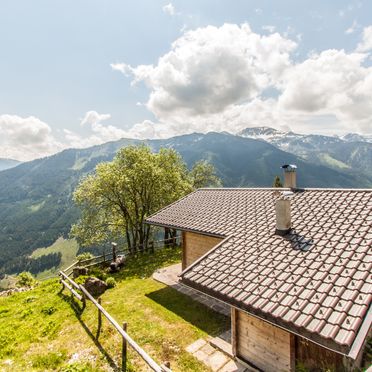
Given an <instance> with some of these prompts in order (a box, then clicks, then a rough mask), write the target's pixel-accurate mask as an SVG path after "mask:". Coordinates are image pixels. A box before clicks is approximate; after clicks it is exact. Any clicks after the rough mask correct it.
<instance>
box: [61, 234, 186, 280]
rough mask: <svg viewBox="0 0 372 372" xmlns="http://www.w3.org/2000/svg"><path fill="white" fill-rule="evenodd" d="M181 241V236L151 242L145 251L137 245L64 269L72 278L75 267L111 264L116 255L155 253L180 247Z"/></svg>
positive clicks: (78, 262)
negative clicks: (165, 248)
mask: <svg viewBox="0 0 372 372" xmlns="http://www.w3.org/2000/svg"><path fill="white" fill-rule="evenodd" d="M180 241H181V237H180V236H176V237H174V238H169V239H162V240H156V241H150V242H149V244H148V247H147V248H146V249H143V247H142V246H141V245H137V246H136V247H134V248H132V249H129V248H128V247H126V248H123V249H119V250H116V249H115V253H114V252H113V251H114V250H111V251H110V252H104V253H103V254H102V255H99V256H94V257H92V258H88V259H86V260H81V261H76V262H74V263H73V264H71V265H70V266H69V267H67V268H66V269H64V270H63V271H64V273H65V274H67V275H68V276H71V275H72V273H73V270H74V268H75V267H77V266H80V267H91V266H95V265H101V264H104V263H106V262H111V261H112V260H113V258H114V255H120V254H124V255H133V254H142V253H154V252H155V250H157V249H161V248H163V247H164V245H167V244H169V245H173V246H175V245H179V244H180Z"/></svg>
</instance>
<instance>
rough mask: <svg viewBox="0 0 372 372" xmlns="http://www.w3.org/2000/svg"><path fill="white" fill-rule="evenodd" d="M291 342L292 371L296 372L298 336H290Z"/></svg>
mask: <svg viewBox="0 0 372 372" xmlns="http://www.w3.org/2000/svg"><path fill="white" fill-rule="evenodd" d="M289 337H290V338H289V342H290V371H291V372H295V370H296V336H295V335H294V334H292V333H291V334H290V336H289Z"/></svg>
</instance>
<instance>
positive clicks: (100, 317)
mask: <svg viewBox="0 0 372 372" xmlns="http://www.w3.org/2000/svg"><path fill="white" fill-rule="evenodd" d="M98 303H99V304H100V305H101V297H99V298H98ZM101 327H102V314H101V310H100V309H98V328H97V335H96V339H97V340H98V337H99V335H100V333H101Z"/></svg>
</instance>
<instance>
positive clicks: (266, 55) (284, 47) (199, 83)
mask: <svg viewBox="0 0 372 372" xmlns="http://www.w3.org/2000/svg"><path fill="white" fill-rule="evenodd" d="M295 47H296V43H295V42H293V41H291V40H289V39H285V38H283V37H282V36H280V35H279V34H278V33H275V34H271V35H269V36H260V35H258V34H256V33H254V32H252V30H251V29H250V27H249V26H248V25H247V24H243V25H242V26H238V25H231V24H225V25H223V26H221V27H219V28H218V27H214V26H207V27H205V28H198V29H196V30H193V31H188V32H186V33H185V34H184V35H183V36H182V37H180V38H179V39H178V40H176V41H175V42H174V43H173V45H172V49H171V51H170V52H169V53H167V54H165V55H164V56H162V57H161V58H160V59H159V61H158V63H157V65H155V66H153V65H140V66H137V67H131V66H128V65H126V64H116V65H115V66H112V67H113V68H114V69H116V70H119V71H121V72H123V73H126V74H127V73H128V72H129V71H130V72H131V73H132V74H133V77H134V81H133V82H134V83H136V82H139V81H144V82H145V84H146V85H147V86H148V87H149V88H150V89H151V94H150V98H149V101H148V103H147V107H148V108H149V109H150V110H151V111H152V112H154V113H155V115H157V116H158V117H159V118H160V119H164V120H168V119H170V118H172V117H173V116H174V115H176V116H183V117H188V116H190V115H191V116H193V115H208V114H213V113H218V112H222V111H223V110H225V109H226V108H227V107H229V105H231V104H235V103H237V102H241V101H247V100H251V99H254V98H255V97H257V96H259V95H260V94H261V93H262V91H263V90H264V89H265V88H267V87H268V86H269V85H271V84H275V83H276V82H277V81H278V79H280V76H281V75H282V73H283V71H284V70H285V69H286V68H288V67H289V66H290V64H291V61H290V58H289V54H290V52H291V51H292V50H293V49H294V48H295Z"/></svg>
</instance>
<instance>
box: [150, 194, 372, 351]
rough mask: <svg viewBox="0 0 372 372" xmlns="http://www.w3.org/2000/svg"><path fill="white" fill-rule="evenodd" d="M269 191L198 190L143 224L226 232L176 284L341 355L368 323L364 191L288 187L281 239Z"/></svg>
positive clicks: (367, 200) (371, 230)
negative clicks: (286, 223) (286, 230)
mask: <svg viewBox="0 0 372 372" xmlns="http://www.w3.org/2000/svg"><path fill="white" fill-rule="evenodd" d="M278 190H281V191H284V190H286V189H201V190H198V191H196V192H194V193H192V194H190V195H188V196H187V197H185V198H183V199H181V200H179V201H178V202H176V203H174V204H172V205H170V206H168V207H166V208H164V209H163V210H161V211H160V212H158V213H157V214H155V215H153V216H151V217H149V218H148V219H147V222H148V223H151V224H156V225H162V226H170V227H173V228H177V229H181V230H190V231H195V232H200V233H203V234H210V235H219V236H223V237H225V239H224V240H223V241H222V242H221V243H220V244H219V245H218V246H217V247H216V248H214V249H212V250H211V251H210V252H209V253H207V254H206V255H205V256H203V257H202V258H201V259H199V260H198V261H197V262H195V263H194V264H193V265H191V266H190V267H189V268H187V269H186V270H185V272H184V273H183V274H182V281H183V282H184V283H185V284H187V285H189V286H192V287H194V288H197V289H200V290H201V291H203V292H206V293H208V294H210V295H212V296H214V297H216V298H219V299H221V300H223V301H226V302H227V303H229V304H231V305H233V306H236V307H238V308H241V309H243V310H246V311H248V312H250V313H252V314H254V315H256V316H259V317H261V318H264V319H266V320H268V321H270V322H272V323H275V324H277V325H278V326H281V327H283V328H285V329H288V330H290V331H292V332H295V333H298V334H301V335H302V336H304V337H307V338H309V339H312V340H313V341H315V342H317V343H320V344H322V345H324V346H326V347H329V348H331V349H333V350H337V351H339V352H342V353H345V354H347V353H349V352H350V349H351V347H352V344H353V342H354V340H355V339H356V335H357V334H358V331H359V329H360V327H361V324H362V322H363V321H364V320H367V322H368V323H369V324H367V326H368V327H370V323H371V321H370V315H369V316H368V319H367V312H368V309H369V307H370V304H371V298H372V294H371V293H372V279H371V267H372V260H371V258H372V254H371V253H372V252H371V247H372V190H336V189H306V190H297V191H296V192H294V194H293V196H292V197H291V214H292V226H293V229H292V231H291V233H290V234H289V235H287V236H284V237H282V236H278V235H275V234H274V233H275V201H276V199H277V198H278V197H279V195H278V194H280V192H278ZM363 328H365V324H364V326H363Z"/></svg>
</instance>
